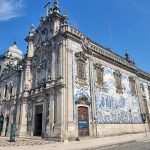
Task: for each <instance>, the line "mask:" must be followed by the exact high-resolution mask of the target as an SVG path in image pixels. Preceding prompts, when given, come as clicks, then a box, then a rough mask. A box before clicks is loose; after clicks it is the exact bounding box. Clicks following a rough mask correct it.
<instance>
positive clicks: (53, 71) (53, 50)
mask: <svg viewBox="0 0 150 150" xmlns="http://www.w3.org/2000/svg"><path fill="white" fill-rule="evenodd" d="M55 48H56V47H53V48H52V67H51V79H52V80H55V67H56V66H55V65H56V57H55Z"/></svg>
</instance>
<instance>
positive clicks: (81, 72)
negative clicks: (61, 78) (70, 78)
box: [77, 60, 85, 80]
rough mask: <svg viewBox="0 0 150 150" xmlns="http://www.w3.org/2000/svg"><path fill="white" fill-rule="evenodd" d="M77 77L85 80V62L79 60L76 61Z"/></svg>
mask: <svg viewBox="0 0 150 150" xmlns="http://www.w3.org/2000/svg"><path fill="white" fill-rule="evenodd" d="M77 77H78V79H81V80H85V63H84V62H83V61H81V60H78V62H77Z"/></svg>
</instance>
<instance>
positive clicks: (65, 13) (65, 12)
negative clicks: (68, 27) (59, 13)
mask: <svg viewBox="0 0 150 150" xmlns="http://www.w3.org/2000/svg"><path fill="white" fill-rule="evenodd" d="M67 20H68V16H67V11H66V10H65V11H64V24H67Z"/></svg>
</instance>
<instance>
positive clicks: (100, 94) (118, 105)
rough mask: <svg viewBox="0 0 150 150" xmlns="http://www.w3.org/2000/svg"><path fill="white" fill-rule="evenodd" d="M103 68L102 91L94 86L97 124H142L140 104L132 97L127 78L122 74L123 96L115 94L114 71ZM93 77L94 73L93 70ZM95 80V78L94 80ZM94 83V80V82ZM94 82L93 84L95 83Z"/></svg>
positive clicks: (136, 98)
mask: <svg viewBox="0 0 150 150" xmlns="http://www.w3.org/2000/svg"><path fill="white" fill-rule="evenodd" d="M103 67H104V89H99V88H97V87H96V86H95V95H96V110H97V111H96V112H97V121H98V123H99V124H131V123H132V124H139V123H142V120H141V112H140V103H139V99H138V97H137V96H135V97H134V96H132V94H131V89H130V83H129V76H128V75H127V74H124V73H122V87H123V94H117V93H116V87H115V79H114V75H113V72H114V70H113V69H111V68H109V67H106V66H103ZM94 77H96V71H95V70H94ZM94 79H95V78H94ZM95 81H96V80H95ZM95 81H94V82H95Z"/></svg>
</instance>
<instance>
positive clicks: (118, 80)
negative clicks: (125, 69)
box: [114, 70, 123, 94]
mask: <svg viewBox="0 0 150 150" xmlns="http://www.w3.org/2000/svg"><path fill="white" fill-rule="evenodd" d="M114 77H115V83H116V92H117V93H119V94H122V93H123V91H122V74H121V73H120V71H119V70H116V71H115V72H114Z"/></svg>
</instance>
